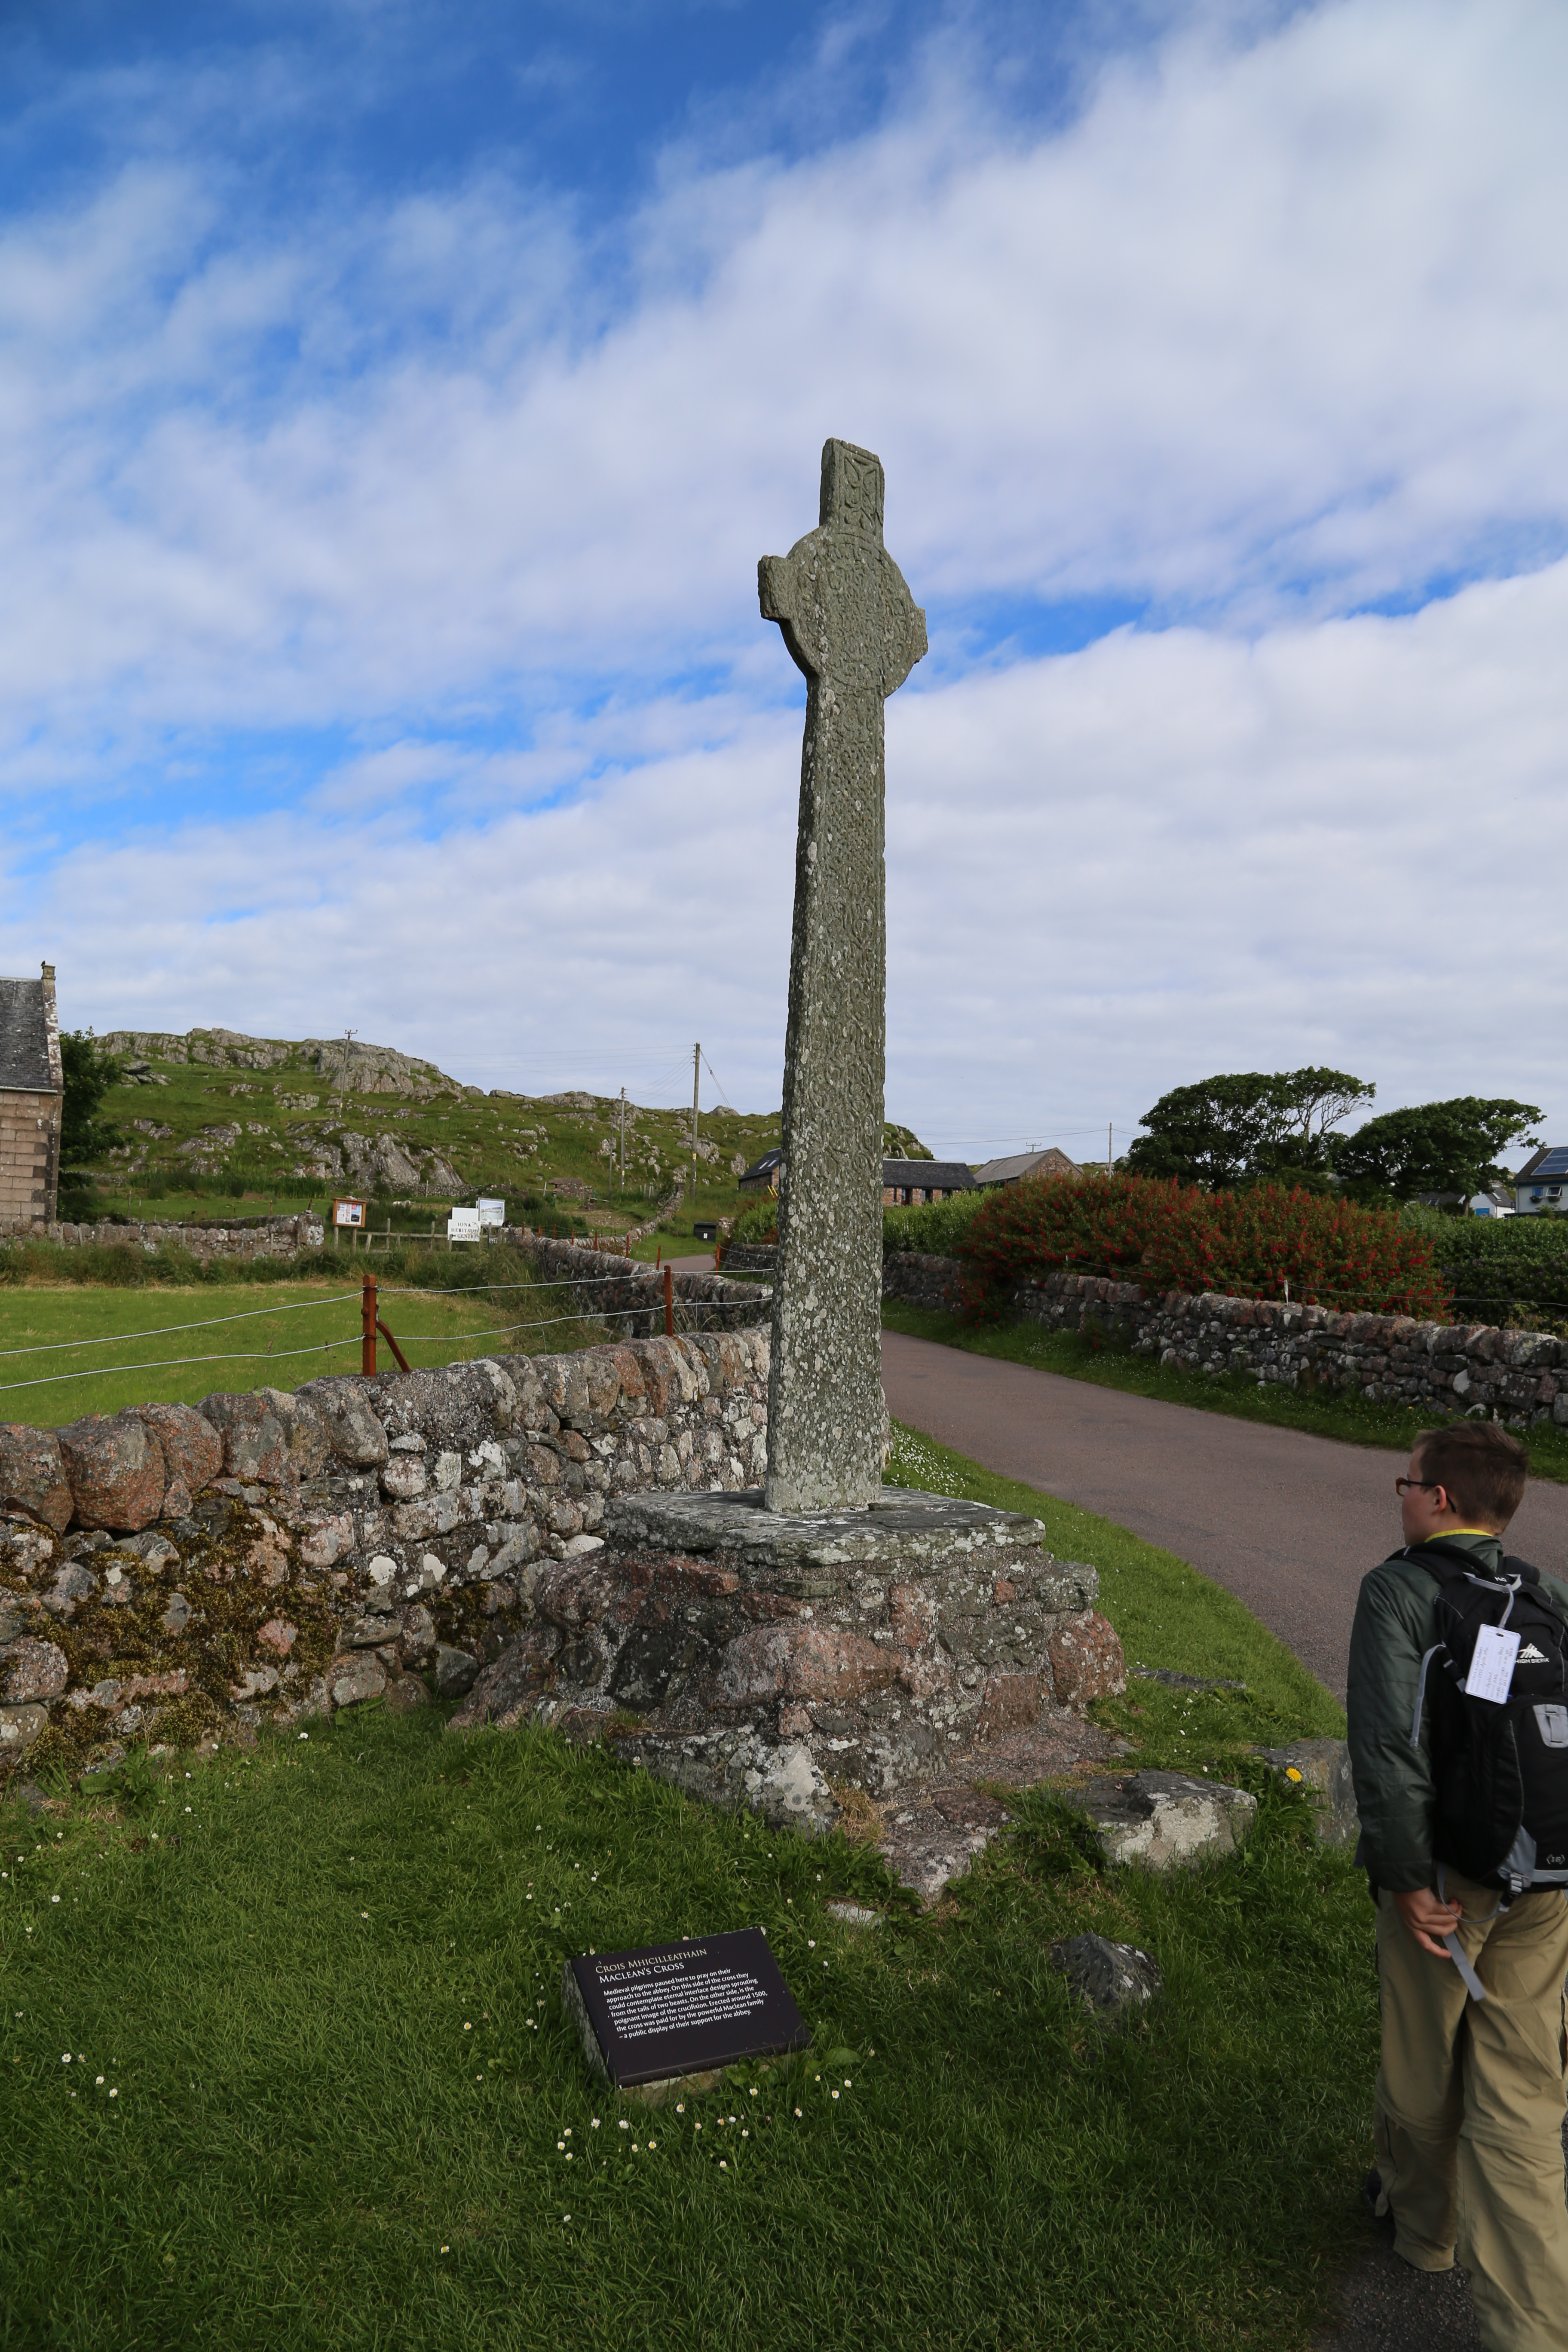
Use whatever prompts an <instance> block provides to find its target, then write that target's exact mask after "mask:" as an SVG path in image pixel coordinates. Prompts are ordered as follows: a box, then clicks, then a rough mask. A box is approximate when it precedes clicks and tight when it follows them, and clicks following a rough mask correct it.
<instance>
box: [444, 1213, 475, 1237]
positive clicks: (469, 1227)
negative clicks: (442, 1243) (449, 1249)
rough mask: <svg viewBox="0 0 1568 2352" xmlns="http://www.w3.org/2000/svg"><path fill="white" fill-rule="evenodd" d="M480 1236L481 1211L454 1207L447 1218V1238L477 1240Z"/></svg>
mask: <svg viewBox="0 0 1568 2352" xmlns="http://www.w3.org/2000/svg"><path fill="white" fill-rule="evenodd" d="M447 1240H448V1241H449V1242H477V1241H478V1240H479V1211H478V1210H477V1209H454V1210H453V1211H452V1212H451V1213H450V1214H449V1216H448V1217H447Z"/></svg>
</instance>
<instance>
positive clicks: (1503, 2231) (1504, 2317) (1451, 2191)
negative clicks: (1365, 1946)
mask: <svg viewBox="0 0 1568 2352" xmlns="http://www.w3.org/2000/svg"><path fill="white" fill-rule="evenodd" d="M1445 1892H1446V1894H1447V1896H1448V1898H1449V1899H1450V1900H1457V1901H1458V1902H1460V1903H1462V1904H1463V1905H1464V1909H1465V1916H1464V1918H1463V1919H1462V1920H1461V1922H1460V1924H1459V1927H1458V1937H1459V1942H1460V1946H1461V1948H1463V1950H1464V1951H1465V1953H1466V1955H1467V1956H1468V1959H1469V1961H1470V1964H1471V1966H1472V1967H1473V1968H1474V1969H1475V1972H1476V1974H1477V1976H1478V1977H1479V1979H1480V1981H1481V1984H1482V1985H1483V1986H1484V1988H1485V1990H1486V1995H1487V1998H1486V2000H1484V2001H1479V2002H1478V2001H1474V2000H1470V1999H1469V1997H1468V1994H1467V1992H1466V1990H1465V1984H1464V1979H1463V1978H1462V1977H1461V1976H1460V1974H1459V1971H1458V1969H1457V1968H1456V1967H1455V1966H1454V1964H1453V1962H1452V1960H1448V1959H1441V1960H1439V1959H1435V1958H1433V1956H1432V1955H1431V1954H1430V1953H1429V1952H1424V1951H1423V1950H1422V1949H1421V1947H1420V1946H1419V1944H1417V1943H1416V1941H1415V1937H1413V1936H1412V1935H1410V1934H1409V1932H1408V1931H1407V1929H1406V1928H1405V1923H1404V1921H1403V1920H1402V1919H1401V1918H1400V1916H1399V1913H1398V1910H1397V1909H1396V1907H1395V1906H1394V1897H1393V1896H1392V1895H1388V1894H1386V1893H1382V1892H1380V1894H1379V1895H1378V1898H1377V1973H1378V1993H1379V2005H1380V2008H1381V2010H1382V2014H1383V2063H1382V2064H1381V2066H1380V2067H1379V2069H1378V2076H1377V2094H1376V2100H1375V2105H1374V2110H1373V2137H1374V2138H1375V2140H1376V2143H1377V2157H1378V2170H1379V2173H1380V2174H1381V2176H1382V2180H1383V2194H1382V2197H1381V2198H1380V2200H1379V2204H1378V2210H1379V2212H1380V2213H1381V2212H1385V2211H1392V2212H1393V2215H1394V2250H1395V2252H1398V2253H1400V2254H1402V2255H1403V2256H1404V2258H1405V2261H1406V2262H1407V2263H1413V2264H1414V2265H1415V2268H1416V2269H1417V2270H1423V2271H1446V2270H1448V2269H1450V2268H1451V2267H1452V2265H1453V2262H1454V2257H1455V2253H1456V2251H1457V2252H1458V2259H1459V2261H1460V2262H1461V2263H1463V2264H1464V2266H1465V2268H1466V2269H1467V2270H1468V2272H1469V2273H1470V2284H1471V2293H1472V2294H1473V2296H1474V2299H1475V2306H1476V2319H1477V2323H1478V2326H1479V2330H1480V2338H1481V2342H1482V2343H1483V2344H1484V2345H1485V2346H1487V2347H1488V2352H1563V2347H1564V2346H1568V2203H1565V2201H1564V2197H1563V2105H1564V2074H1565V2072H1568V2012H1565V2010H1564V2000H1563V1979H1564V1976H1565V1975H1568V1902H1565V1901H1564V1899H1563V1895H1561V1894H1560V1893H1557V1892H1555V1891H1552V1892H1548V1891H1546V1890H1544V1889H1543V1890H1542V1891H1541V1892H1540V1893H1537V1894H1534V1895H1521V1896H1520V1897H1519V1898H1518V1900H1517V1901H1516V1902H1515V1903H1514V1904H1513V1906H1512V1907H1511V1908H1510V1910H1507V1911H1500V1910H1499V1908H1498V1893H1497V1890H1495V1889H1493V1888H1489V1887H1483V1886H1477V1885H1474V1884H1473V1883H1472V1882H1471V1881H1470V1880H1469V1879H1468V1878H1461V1877H1460V1876H1459V1875H1458V1874H1457V1873H1456V1872H1453V1871H1450V1872H1449V1873H1448V1874H1447V1880H1446V1884H1445Z"/></svg>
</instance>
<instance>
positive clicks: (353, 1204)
mask: <svg viewBox="0 0 1568 2352" xmlns="http://www.w3.org/2000/svg"><path fill="white" fill-rule="evenodd" d="M365 1205H366V1204H365V1202H363V1201H334V1202H332V1223H333V1224H334V1225H363V1223H364V1213H365Z"/></svg>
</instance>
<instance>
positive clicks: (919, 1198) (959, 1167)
mask: <svg viewBox="0 0 1568 2352" xmlns="http://www.w3.org/2000/svg"><path fill="white" fill-rule="evenodd" d="M973 1190H974V1176H973V1171H972V1170H971V1169H969V1168H967V1167H965V1165H964V1163H963V1160H883V1162H882V1206H883V1207H884V1208H885V1209H891V1208H900V1207H904V1208H908V1207H914V1208H919V1207H920V1206H921V1203H922V1202H926V1201H946V1200H950V1199H951V1198H952V1194H953V1193H954V1192H973Z"/></svg>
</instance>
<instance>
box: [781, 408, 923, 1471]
mask: <svg viewBox="0 0 1568 2352" xmlns="http://www.w3.org/2000/svg"><path fill="white" fill-rule="evenodd" d="M882 491H883V476H882V466H881V460H880V459H879V458H878V457H873V456H872V454H871V452H870V451H869V450H868V449H857V448H856V447H854V446H853V445H852V444H851V443H850V442H847V441H828V442H826V443H824V445H823V451H822V520H821V521H820V523H819V524H818V526H817V528H816V530H813V531H808V532H807V534H806V536H805V538H804V539H801V540H797V541H795V545H794V546H793V547H792V548H791V550H790V551H789V553H788V554H787V555H764V556H763V560H762V562H760V563H759V564H758V566H757V596H758V601H759V603H760V604H761V605H762V610H763V619H764V620H767V621H776V622H777V623H778V624H779V626H780V627H781V628H782V629H783V631H784V643H785V645H786V646H788V647H789V649H790V652H791V654H792V655H793V656H794V657H795V662H796V663H797V664H798V666H799V667H800V668H801V669H803V670H804V671H805V677H806V703H805V742H804V744H803V746H802V751H801V762H800V832H799V835H798V838H797V841H796V845H795V924H794V929H793V932H792V935H791V940H790V967H789V1022H788V1027H787V1029H786V1031H785V1036H784V1185H783V1188H782V1193H781V1199H780V1204H779V1249H778V1262H777V1271H776V1274H775V1276H774V1284H773V1353H772V1360H771V1363H770V1367H769V1372H768V1467H767V1477H766V1482H765V1486H764V1501H765V1504H766V1507H767V1508H768V1509H769V1510H772V1511H829V1510H842V1509H844V1508H846V1507H857V1506H861V1505H865V1504H868V1503H870V1502H872V1501H874V1500H875V1498H876V1496H878V1494H879V1492H880V1491H881V1484H882V1432H883V1412H884V1408H883V1403H882V1357H881V1339H880V1332H881V1297H882V1119H883V1106H882V1085H883V1076H884V1068H883V1065H884V1055H885V1045H886V1031H887V1003H886V998H887V896H886V885H885V879H884V874H883V832H884V827H883V795H884V787H885V772H884V763H883V749H882V705H883V703H884V701H885V700H886V698H887V697H888V696H889V694H891V693H893V692H894V691H895V689H896V688H899V687H900V686H902V684H903V682H904V680H905V678H906V677H908V676H909V674H910V670H911V669H912V668H913V667H914V666H915V664H916V662H918V661H919V660H920V658H921V655H922V654H923V653H924V652H925V649H926V625H925V614H923V613H922V612H921V609H920V607H919V605H918V604H915V602H914V600H913V598H912V597H911V596H910V592H909V590H908V588H907V587H906V586H905V584H904V577H903V574H902V572H900V570H899V567H898V565H897V564H896V563H895V562H893V559H892V557H891V556H890V555H889V553H888V551H887V549H886V548H885V547H884V546H883V544H882Z"/></svg>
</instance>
